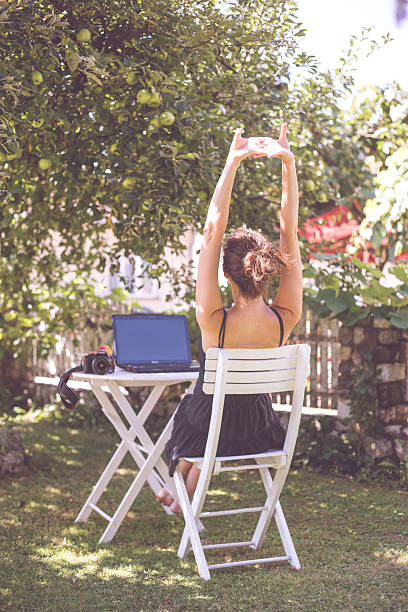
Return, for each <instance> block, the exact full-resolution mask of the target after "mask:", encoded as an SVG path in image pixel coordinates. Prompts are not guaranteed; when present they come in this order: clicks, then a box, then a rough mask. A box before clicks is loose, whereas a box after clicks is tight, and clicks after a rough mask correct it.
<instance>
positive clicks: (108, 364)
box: [81, 344, 116, 375]
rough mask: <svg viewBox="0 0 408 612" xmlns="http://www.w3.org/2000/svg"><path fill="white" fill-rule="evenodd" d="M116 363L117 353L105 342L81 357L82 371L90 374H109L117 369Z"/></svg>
mask: <svg viewBox="0 0 408 612" xmlns="http://www.w3.org/2000/svg"><path fill="white" fill-rule="evenodd" d="M115 364H116V360H115V355H113V353H112V351H111V349H110V348H109V346H106V345H105V344H104V345H103V346H100V347H99V348H98V349H96V351H92V352H91V353H85V355H82V357H81V366H82V371H83V372H86V373H90V374H101V375H103V374H108V373H109V372H113V371H114V370H115Z"/></svg>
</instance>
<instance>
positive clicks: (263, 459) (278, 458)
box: [185, 450, 287, 472]
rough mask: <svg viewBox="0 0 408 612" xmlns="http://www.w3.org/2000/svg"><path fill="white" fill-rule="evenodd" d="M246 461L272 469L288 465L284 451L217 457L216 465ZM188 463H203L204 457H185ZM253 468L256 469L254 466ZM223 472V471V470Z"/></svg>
mask: <svg viewBox="0 0 408 612" xmlns="http://www.w3.org/2000/svg"><path fill="white" fill-rule="evenodd" d="M245 459H255V460H256V461H257V462H258V463H266V464H268V465H270V466H272V467H283V466H285V465H286V459H287V455H286V451H284V450H270V451H266V452H265V453H253V454H251V455H230V456H228V457H216V458H215V464H220V463H221V462H225V461H241V460H245ZM185 460H186V461H189V462H190V463H202V462H203V460H204V457H185ZM253 467H256V465H255V464H253ZM215 471H216V472H218V471H220V470H219V467H218V466H216V467H215ZM221 471H222V470H221Z"/></svg>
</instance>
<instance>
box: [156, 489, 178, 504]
mask: <svg viewBox="0 0 408 612" xmlns="http://www.w3.org/2000/svg"><path fill="white" fill-rule="evenodd" d="M156 499H157V501H158V502H159V504H163V506H170V505H171V504H172V503H173V502H174V498H173V497H172V496H171V495H170V493H169V492H168V491H167V489H162V490H161V491H160V493H159V494H158V495H157V497H156Z"/></svg>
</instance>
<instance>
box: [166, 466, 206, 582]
mask: <svg viewBox="0 0 408 612" xmlns="http://www.w3.org/2000/svg"><path fill="white" fill-rule="evenodd" d="M174 482H175V484H176V489H177V493H178V497H179V502H180V506H181V509H182V511H183V515H184V520H185V522H186V529H185V531H187V542H188V539H190V542H191V546H192V549H193V552H194V556H195V560H196V563H197V567H198V571H199V574H200V576H201V578H204V580H210V572H209V570H208V565H207V561H206V560H205V556H204V551H203V548H202V544H201V540H200V536H199V534H198V528H197V524H196V519H195V517H194V513H193V510H192V508H191V504H190V500H189V498H188V494H187V490H186V486H185V483H184V479H183V476H182V474H181V471H180V467H179V466H177V467H176V470H175V472H174Z"/></svg>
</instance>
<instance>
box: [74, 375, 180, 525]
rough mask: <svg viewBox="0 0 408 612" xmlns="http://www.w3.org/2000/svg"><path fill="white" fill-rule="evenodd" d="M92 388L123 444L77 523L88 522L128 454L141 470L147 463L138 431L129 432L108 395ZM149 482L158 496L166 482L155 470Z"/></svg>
mask: <svg viewBox="0 0 408 612" xmlns="http://www.w3.org/2000/svg"><path fill="white" fill-rule="evenodd" d="M91 387H92V390H93V392H94V394H95V397H96V398H97V399H98V401H99V403H100V404H101V407H102V411H103V413H104V414H105V416H106V417H107V419H108V420H109V421H110V422H111V423H112V425H113V426H114V428H115V429H116V431H117V432H118V434H119V435H120V437H121V438H122V442H121V444H120V445H119V447H118V448H117V450H116V451H115V453H114V455H113V456H112V458H111V460H110V461H109V463H108V465H107V466H106V468H105V470H104V471H103V473H102V475H101V477H100V478H99V480H98V482H97V483H96V485H95V487H94V489H93V491H92V492H91V494H90V495H89V497H88V499H87V501H86V502H85V504H84V505H83V507H82V509H81V510H80V512H79V514H78V516H77V518H76V519H75V521H76V522H84V521H86V520H87V518H88V517H89V515H90V513H91V511H92V507H91V505H90V504H97V502H98V501H99V498H100V497H101V495H102V493H103V492H104V490H105V489H106V487H107V486H108V484H109V482H110V480H111V479H112V477H113V475H114V473H115V472H116V470H117V469H118V467H119V465H120V464H121V462H122V461H123V459H124V457H125V455H126V453H127V452H130V454H131V455H132V457H133V459H134V461H135V463H136V464H137V466H138V467H139V469H140V467H141V466H142V465H143V464H144V462H145V457H144V456H143V454H142V453H141V451H140V450H138V448H137V445H136V444H135V443H134V440H135V438H136V436H137V431H136V430H135V429H134V428H133V427H132V426H131V427H130V429H129V430H128V429H127V428H126V427H125V425H124V424H123V422H122V420H121V418H120V417H119V415H118V414H117V412H116V411H115V409H114V407H113V406H112V404H111V402H110V401H109V399H108V397H107V396H106V394H105V393H104V392H103V390H102V389H101V388H100V386H99V385H91ZM149 450H150V449H149ZM146 452H148V449H146ZM147 480H148V482H149V484H150V486H151V488H152V489H153V491H154V492H155V494H156V495H157V494H158V493H159V491H160V490H161V489H162V488H163V486H164V481H162V479H161V478H159V476H158V475H157V474H156V472H154V471H153V470H152V472H151V473H150V474H149V476H148V479H147ZM164 509H165V510H166V512H167V514H172V513H171V511H170V509H169V508H167V507H164Z"/></svg>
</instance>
